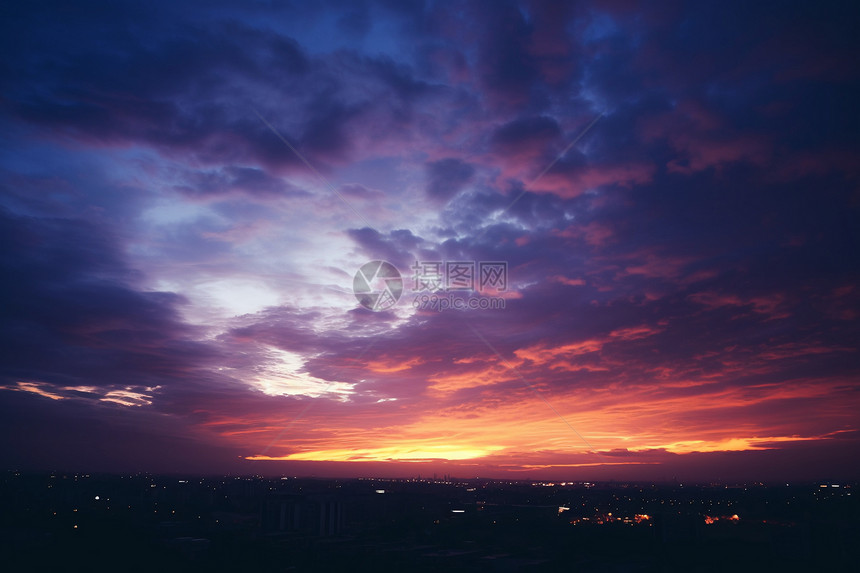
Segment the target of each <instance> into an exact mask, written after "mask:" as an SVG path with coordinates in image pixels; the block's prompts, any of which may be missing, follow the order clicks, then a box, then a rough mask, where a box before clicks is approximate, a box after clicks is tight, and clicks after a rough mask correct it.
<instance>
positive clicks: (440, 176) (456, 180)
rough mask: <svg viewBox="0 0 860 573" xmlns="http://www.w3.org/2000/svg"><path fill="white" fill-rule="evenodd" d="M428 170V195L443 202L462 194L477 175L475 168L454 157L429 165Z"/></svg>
mask: <svg viewBox="0 0 860 573" xmlns="http://www.w3.org/2000/svg"><path fill="white" fill-rule="evenodd" d="M426 169H427V193H428V195H430V196H431V197H433V198H435V199H442V200H446V199H450V198H451V197H453V196H454V195H456V194H457V193H458V192H460V190H461V189H463V186H464V185H466V184H467V183H468V182H469V181H470V180H471V179H472V176H473V175H474V174H475V168H474V167H472V166H471V165H469V164H468V163H465V162H463V161H461V160H459V159H456V158H453V157H450V158H447V159H440V160H439V161H433V162H431V163H428V164H427V166H426Z"/></svg>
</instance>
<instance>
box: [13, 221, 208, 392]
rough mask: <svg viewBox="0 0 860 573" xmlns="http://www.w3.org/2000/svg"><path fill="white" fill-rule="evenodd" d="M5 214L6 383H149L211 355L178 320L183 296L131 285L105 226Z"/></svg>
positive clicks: (179, 372) (129, 273) (131, 274)
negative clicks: (6, 278)
mask: <svg viewBox="0 0 860 573" xmlns="http://www.w3.org/2000/svg"><path fill="white" fill-rule="evenodd" d="M2 220H3V225H2V229H3V235H2V236H3V248H2V253H3V255H2V266H3V276H5V277H10V278H11V279H12V280H7V281H4V283H3V287H2V288H3V292H2V298H3V301H4V304H3V323H4V329H3V333H2V337H3V344H2V347H3V351H2V352H3V361H2V362H3V379H4V384H6V385H14V384H15V383H16V382H18V381H21V380H36V381H39V382H49V383H53V384H58V385H66V386H76V385H85V386H90V385H96V386H111V385H122V386H124V385H143V386H155V385H158V384H159V383H160V382H161V381H164V380H166V379H171V378H172V377H174V376H178V377H182V376H184V374H185V373H186V372H187V369H188V368H189V367H191V366H192V365H193V364H195V363H196V362H199V361H200V360H203V359H205V358H207V357H211V350H210V349H207V348H206V347H205V346H204V345H201V344H199V343H195V342H192V340H193V338H194V337H195V332H194V331H193V329H192V328H190V327H189V326H187V325H186V324H184V323H183V322H182V321H181V320H180V319H179V316H178V312H177V308H178V307H179V306H181V305H182V304H183V302H184V301H183V299H182V297H180V296H178V295H176V294H173V293H166V292H163V293H159V292H140V291H137V290H134V289H133V288H132V287H130V286H128V284H129V283H130V282H133V281H134V279H135V275H134V272H133V271H132V270H131V269H129V268H128V267H127V266H126V265H125V263H124V262H123V261H122V259H121V257H120V256H119V254H118V253H117V251H116V248H115V247H114V245H113V243H112V237H111V236H110V235H109V234H107V233H105V231H104V230H103V229H100V228H98V227H97V226H94V225H91V224H87V223H85V222H83V221H69V220H62V219H53V220H52V219H35V218H27V217H18V216H15V215H13V214H11V213H8V212H3V213H2Z"/></svg>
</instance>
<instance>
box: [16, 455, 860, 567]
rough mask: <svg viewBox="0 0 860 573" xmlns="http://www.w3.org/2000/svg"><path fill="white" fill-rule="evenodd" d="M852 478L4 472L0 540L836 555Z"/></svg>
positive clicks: (265, 563) (49, 563) (466, 559)
mask: <svg viewBox="0 0 860 573" xmlns="http://www.w3.org/2000/svg"><path fill="white" fill-rule="evenodd" d="M857 487H858V484H857V483H833V482H818V483H780V484H774V483H771V484H764V483H749V484H738V483H726V484H719V483H710V484H689V483H663V484H654V483H614V482H604V483H591V482H581V481H561V482H559V481H533V480H521V481H510V480H495V479H480V478H471V479H470V478H459V477H453V476H449V475H442V476H425V477H419V476H416V477H415V478H409V479H386V478H377V477H365V478H356V479H315V478H301V477H294V476H281V477H275V478H271V477H263V476H220V477H211V476H210V477H200V476H180V475H170V476H167V475H149V474H135V475H100V474H80V473H77V474H74V473H63V472H53V473H22V472H6V473H4V474H3V475H2V493H0V495H2V499H0V502H2V506H3V512H2V516H3V517H2V526H0V527H2V532H0V533H2V542H0V544H2V553H3V555H4V556H5V557H4V559H5V561H6V563H7V564H9V566H10V567H11V568H9V569H5V570H9V571H24V570H27V571H30V570H48V569H54V568H56V569H62V570H68V568H69V566H70V564H72V565H74V567H79V568H80V570H82V571H83V570H87V571H101V570H136V571H173V570H176V571H180V570H182V571H188V570H206V571H234V570H235V571H329V570H331V571H334V570H351V571H363V570H373V571H400V570H410V571H443V570H444V571H484V570H486V571H516V570H533V571H723V570H725V571H728V570H732V571H738V570H764V571H769V570H782V571H810V570H823V569H825V568H827V569H829V570H846V571H847V570H851V566H852V564H856V563H857V562H858V561H857V560H858V557H860V551H858V549H857V546H856V540H857V539H860V528H858V515H860V513H858V510H860V507H858V500H857V495H856V494H855V492H856V491H857ZM74 567H73V568H72V569H73V570H74Z"/></svg>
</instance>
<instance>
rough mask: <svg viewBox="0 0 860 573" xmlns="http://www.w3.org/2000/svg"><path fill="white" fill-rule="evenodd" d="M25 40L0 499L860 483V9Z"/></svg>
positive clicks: (367, 9)
mask: <svg viewBox="0 0 860 573" xmlns="http://www.w3.org/2000/svg"><path fill="white" fill-rule="evenodd" d="M2 11H3V17H2V18H0V27H2V31H0V79H2V81H0V130H2V133H3V137H2V138H0V219H2V222H0V242H2V245H0V265H2V270H0V275H2V279H0V289H2V291H0V315H1V316H2V318H0V321H2V329H0V358H2V359H1V360H0V432H2V435H3V439H2V441H0V444H2V446H0V448H2V449H0V454H2V460H3V464H4V465H5V466H6V469H68V470H81V471H106V472H126V471H151V472H174V473H181V472H196V473H245V474H261V475H318V476H415V475H423V476H428V475H431V474H433V473H438V474H439V475H442V474H446V473H447V474H452V475H456V476H462V477H469V476H481V477H506V478H515V479H521V478H522V479H526V478H528V479H533V478H544V477H545V478H566V479H570V480H578V479H582V480H610V479H615V480H672V479H684V480H697V481H702V482H708V481H720V480H769V481H773V480H800V479H846V478H860V455H858V454H860V447H858V444H860V356H858V345H857V341H858V340H860V328H858V325H860V323H859V322H858V319H860V287H858V286H857V283H858V278H860V225H858V222H860V217H858V214H860V186H858V179H860V114H858V111H857V104H856V102H857V101H860V68H858V66H857V62H858V61H860V41H858V36H857V33H856V22H857V21H858V20H857V16H858V14H857V9H856V8H854V7H852V6H851V3H848V2H839V3H834V2H824V3H817V2H816V3H808V2H807V3H792V2H778V3H767V2H761V3H747V2H694V3H681V2H659V3H653V2H647V3H642V4H640V3H637V2H632V1H620V0H619V1H611V2H599V3H592V2H539V1H534V2H531V1H523V2H518V3H514V2H506V1H498V2H489V1H487V2H447V1H436V2H432V1H426V2H394V1H378V2H370V1H367V2H362V1H356V2H340V1H327V2H318V3H305V2H295V3H291V2H284V3H277V4H276V3H269V2H237V3H226V2H219V1H207V2H145V3H128V2H122V1H119V2H110V3H104V4H101V3H89V2H85V1H84V2H74V3H66V2H60V3H44V2H17V3H12V4H10V5H6V6H5V7H4V8H3V9H2ZM852 102H853V103H852ZM372 261H385V262H387V263H389V264H388V265H381V267H380V265H379V264H378V263H376V264H372V265H370V266H369V267H365V266H364V265H365V264H366V263H368V262H372ZM449 263H451V264H449ZM481 263H494V264H498V263H504V266H498V265H497V266H496V267H495V268H496V269H500V268H501V269H503V271H504V273H503V274H497V275H486V277H485V275H483V274H482V271H481V270H480V269H481V268H482V267H481ZM490 266H492V265H490ZM376 268H385V269H395V271H394V274H390V275H389V276H373V272H374V269H376ZM464 268H465V269H466V270H465V271H463V269H464ZM359 269H365V270H367V269H370V273H371V274H370V275H368V276H367V279H368V280H367V283H366V284H365V283H363V282H362V283H361V284H362V285H365V286H366V287H367V288H366V289H365V290H366V291H369V292H371V293H375V294H380V293H388V294H392V295H394V296H395V297H396V296H397V295H399V300H397V302H396V303H395V304H389V303H391V302H392V300H391V299H385V300H386V301H387V302H385V304H381V302H382V301H383V299H382V298H371V299H368V298H366V297H364V298H362V296H357V294H358V295H362V292H358V293H356V292H354V290H355V289H356V288H357V287H356V285H358V282H359V281H357V279H356V273H357V272H358V271H359ZM458 269H459V270H458ZM470 269H471V270H470ZM436 271H439V275H438V276H437V275H436V274H434V273H435V272H436ZM454 271H457V272H461V274H460V275H458V276H459V277H460V278H461V279H462V278H463V277H464V276H466V277H467V278H468V277H472V280H473V283H469V285H468V286H471V287H472V288H465V289H462V288H459V287H462V286H463V283H460V282H457V281H456V280H455V278H456V277H454V276H453V275H452V274H450V273H451V272H454ZM462 272H466V275H463V274H462ZM472 272H474V274H470V273H472ZM499 272H501V271H499ZM398 276H399V277H400V280H399V281H398V280H397V277H398ZM500 276H501V277H502V278H503V279H504V280H503V281H498V280H496V279H498V278H499V277H500ZM494 277H495V278H494ZM484 278H487V279H488V280H487V281H486V284H485V281H484V280H483V279H484ZM395 287H399V288H395ZM358 290H361V289H358ZM364 294H366V292H365V293H364ZM368 300H370V301H371V303H370V304H367V301H368ZM374 301H376V302H379V303H380V304H377V306H376V307H375V308H374V307H373V304H374ZM443 301H444V302H443ZM456 301H459V304H460V308H444V305H446V304H447V305H450V306H454V305H456V304H458V303H457V302H456ZM362 303H365V304H364V305H363V304H362ZM366 306H369V307H371V308H366Z"/></svg>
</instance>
